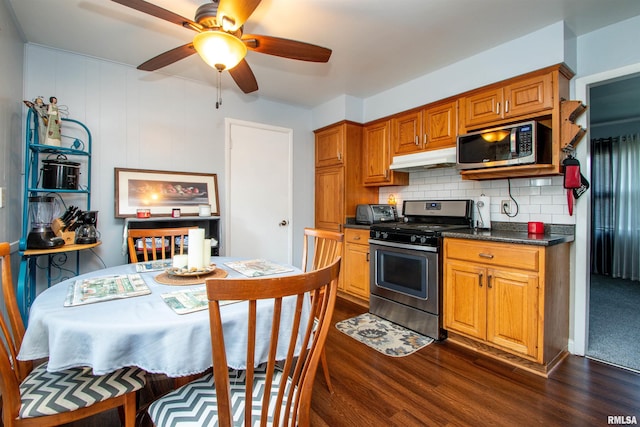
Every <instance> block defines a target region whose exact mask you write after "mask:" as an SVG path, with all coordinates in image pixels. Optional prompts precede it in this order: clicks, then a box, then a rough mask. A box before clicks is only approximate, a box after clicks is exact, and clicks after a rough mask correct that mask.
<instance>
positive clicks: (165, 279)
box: [155, 268, 229, 286]
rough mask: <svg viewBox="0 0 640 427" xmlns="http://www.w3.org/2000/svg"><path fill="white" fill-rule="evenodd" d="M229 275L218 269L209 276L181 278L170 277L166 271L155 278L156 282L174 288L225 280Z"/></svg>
mask: <svg viewBox="0 0 640 427" xmlns="http://www.w3.org/2000/svg"><path fill="white" fill-rule="evenodd" d="M228 274H229V273H227V272H226V271H225V270H223V269H221V268H216V269H215V270H213V271H212V272H211V273H209V274H203V275H201V276H188V277H180V276H170V275H169V274H167V272H166V271H163V272H162V273H160V274H158V275H157V276H156V277H155V280H156V282H158V283H161V284H163V285H172V286H187V285H197V284H199V283H204V281H205V280H207V279H223V278H225V277H227V275H228Z"/></svg>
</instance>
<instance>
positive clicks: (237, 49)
mask: <svg viewBox="0 0 640 427" xmlns="http://www.w3.org/2000/svg"><path fill="white" fill-rule="evenodd" d="M112 1H114V2H116V3H119V4H121V5H124V6H127V7H130V8H132V9H135V10H138V11H140V12H143V13H146V14H149V15H152V16H155V17H156V18H160V19H164V20H165V21H169V22H172V23H174V24H177V25H180V26H182V27H185V28H189V29H191V30H193V31H195V32H196V33H197V34H196V35H195V36H194V38H193V41H191V42H189V43H187V44H184V45H182V46H178V47H176V48H174V49H171V50H169V51H167V52H164V53H161V54H160V55H158V56H156V57H154V58H151V59H149V60H148V61H146V62H144V63H143V64H140V65H139V66H138V69H139V70H144V71H155V70H157V69H160V68H162V67H165V66H167V65H170V64H173V63H174V62H176V61H180V60H181V59H184V58H187V57H189V56H191V55H193V54H194V53H196V52H198V53H199V54H200V56H201V57H202V59H203V60H204V61H205V62H206V63H207V64H209V65H210V66H211V67H213V68H215V69H216V70H218V71H219V72H220V73H221V72H222V71H223V70H228V71H229V74H231V77H232V78H233V80H234V81H235V82H236V84H237V85H238V86H239V87H240V89H241V90H242V91H243V92H244V93H251V92H254V91H256V90H258V82H257V81H256V78H255V75H254V74H253V71H251V68H250V67H249V64H248V63H247V61H246V60H245V59H244V57H245V55H246V53H247V49H248V50H252V51H254V52H259V53H264V54H267V55H274V56H280V57H283V58H290V59H298V60H301V61H311V62H327V61H329V57H330V56H331V49H327V48H324V47H320V46H316V45H313V44H309V43H304V42H299V41H295V40H288V39H283V38H279V37H272V36H264V35H256V34H243V25H244V23H245V22H246V20H247V19H248V18H249V16H251V14H252V13H253V11H254V10H255V9H256V7H258V5H259V4H260V1H261V0H212V1H211V2H210V3H205V4H203V5H201V6H200V7H198V9H197V11H196V14H195V18H194V20H193V21H192V20H191V19H187V18H185V17H183V16H180V15H178V14H176V13H173V12H171V11H168V10H166V9H163V8H161V7H159V6H156V5H154V4H152V3H149V2H146V1H143V0H112Z"/></svg>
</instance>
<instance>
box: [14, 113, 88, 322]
mask: <svg viewBox="0 0 640 427" xmlns="http://www.w3.org/2000/svg"><path fill="white" fill-rule="evenodd" d="M62 125H63V126H62V130H63V133H62V144H61V146H60V147H58V146H52V145H45V144H41V141H40V140H39V132H38V126H39V123H38V118H37V115H36V113H35V111H34V110H33V109H32V108H29V111H28V113H27V119H26V144H25V156H24V197H23V206H22V234H21V236H22V237H21V238H20V243H19V248H18V249H19V253H20V272H19V274H18V288H17V298H18V304H19V306H20V312H21V314H22V318H23V319H24V320H25V321H26V320H27V317H28V313H29V308H30V307H31V303H32V302H33V300H34V299H35V296H36V295H35V294H36V276H37V274H36V273H37V269H38V268H44V269H46V271H47V287H48V286H51V284H52V275H51V268H52V265H53V263H52V260H53V257H54V256H56V255H60V254H63V253H65V252H76V266H75V274H76V275H78V274H79V268H80V252H79V251H81V250H84V249H88V248H91V247H95V246H97V245H98V244H99V243H97V244H90V245H76V244H71V245H70V244H65V245H63V246H61V247H59V248H55V249H50V250H49V249H29V248H27V235H28V233H29V230H30V229H29V225H30V224H29V197H31V196H36V195H39V194H57V195H59V196H60V197H64V195H65V194H66V195H69V194H75V195H79V196H80V197H81V198H82V199H83V202H84V204H85V208H86V210H90V209H91V143H92V141H91V132H90V131H89V128H87V126H85V125H84V124H83V123H82V122H80V121H78V120H74V119H69V118H62ZM67 131H72V133H73V135H74V136H69V134H66V133H67ZM49 155H64V156H70V157H72V158H77V159H79V158H85V159H86V165H85V168H86V174H87V179H86V186H84V187H83V188H80V187H79V188H78V189H76V190H69V189H49V188H42V187H40V186H39V184H40V173H39V172H40V168H39V166H40V164H41V159H42V158H43V156H49ZM43 256H44V257H46V258H47V264H46V266H45V267H40V266H39V265H38V264H37V260H38V258H39V257H43Z"/></svg>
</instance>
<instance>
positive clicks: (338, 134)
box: [316, 125, 345, 167]
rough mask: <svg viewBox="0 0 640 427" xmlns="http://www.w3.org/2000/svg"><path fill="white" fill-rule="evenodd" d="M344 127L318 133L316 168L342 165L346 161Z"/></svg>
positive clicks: (340, 126)
mask: <svg viewBox="0 0 640 427" xmlns="http://www.w3.org/2000/svg"><path fill="white" fill-rule="evenodd" d="M344 141H345V127H344V125H338V126H334V127H331V128H328V129H325V130H321V131H319V132H317V133H316V167H322V166H333V165H340V164H342V163H343V159H344Z"/></svg>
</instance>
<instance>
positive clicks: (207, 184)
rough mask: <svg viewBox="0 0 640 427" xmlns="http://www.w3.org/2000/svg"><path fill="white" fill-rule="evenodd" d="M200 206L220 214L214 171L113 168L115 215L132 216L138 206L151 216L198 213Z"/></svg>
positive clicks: (212, 213)
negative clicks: (207, 206)
mask: <svg viewBox="0 0 640 427" xmlns="http://www.w3.org/2000/svg"><path fill="white" fill-rule="evenodd" d="M200 205H209V206H211V215H214V216H217V215H220V211H219V204H218V178H217V175H216V174H205V173H192V172H172V171H158V170H147V169H125V168H115V216H116V218H126V217H135V216H136V214H137V212H138V209H148V210H149V211H150V213H151V215H159V216H171V212H172V210H173V209H175V208H178V209H180V214H181V215H192V216H193V215H198V212H199V207H200Z"/></svg>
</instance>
